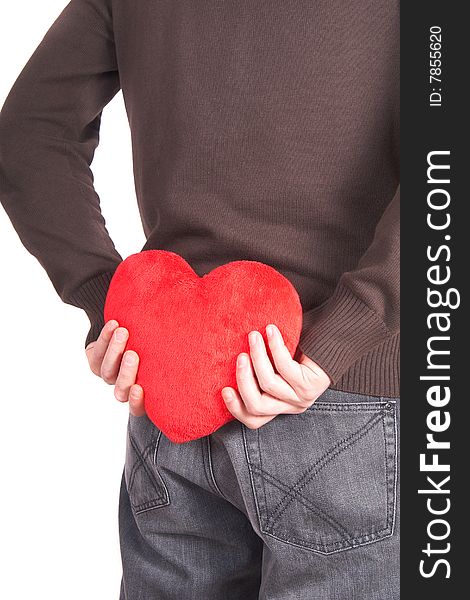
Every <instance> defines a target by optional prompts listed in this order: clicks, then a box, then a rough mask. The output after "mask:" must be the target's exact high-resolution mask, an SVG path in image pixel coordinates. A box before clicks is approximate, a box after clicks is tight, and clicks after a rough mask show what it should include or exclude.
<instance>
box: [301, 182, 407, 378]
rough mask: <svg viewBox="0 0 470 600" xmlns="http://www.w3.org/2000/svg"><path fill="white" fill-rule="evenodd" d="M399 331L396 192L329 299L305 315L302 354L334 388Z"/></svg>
mask: <svg viewBox="0 0 470 600" xmlns="http://www.w3.org/2000/svg"><path fill="white" fill-rule="evenodd" d="M399 329H400V186H398V188H397V190H396V192H395V195H394V197H393V198H392V200H391V202H390V204H389V205H388V206H387V208H386V210H385V212H384V213H383V215H382V217H381V219H380V220H379V222H378V224H377V227H376V230H375V235H374V239H373V240H372V243H371V245H370V246H369V248H368V249H367V250H366V252H365V253H364V254H363V256H362V257H361V258H360V260H359V262H358V264H357V267H356V268H355V269H354V270H351V271H348V272H346V273H343V275H342V276H341V277H340V279H339V281H338V283H337V286H336V288H335V290H334V292H333V294H332V296H331V297H330V298H328V299H327V300H326V301H325V302H323V303H322V304H321V305H319V306H317V307H315V308H313V309H311V310H309V311H306V312H305V313H304V315H303V324H302V332H301V335H300V340H299V348H300V350H301V351H302V352H303V353H304V354H305V355H306V356H308V357H309V358H311V359H312V360H314V361H315V362H316V363H318V364H319V365H320V367H322V369H323V370H324V371H325V372H326V373H327V374H328V375H329V377H330V379H331V380H332V383H333V384H334V383H336V382H337V381H338V379H339V378H340V377H341V376H342V375H343V374H344V373H345V372H346V371H347V369H348V368H349V367H350V366H352V364H353V363H355V362H356V361H357V360H358V359H359V358H360V357H361V356H362V355H363V354H365V353H366V352H369V351H370V350H372V349H373V348H374V347H375V346H377V345H378V344H380V343H382V342H384V341H385V340H386V339H387V338H389V337H391V336H393V335H395V334H396V333H397V332H398V331H399Z"/></svg>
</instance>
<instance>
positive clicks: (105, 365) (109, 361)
mask: <svg viewBox="0 0 470 600" xmlns="http://www.w3.org/2000/svg"><path fill="white" fill-rule="evenodd" d="M128 337H129V332H128V331H127V329H125V327H118V328H117V329H116V330H115V332H114V333H113V336H112V338H111V341H110V342H109V345H108V348H107V350H106V352H105V355H104V358H103V362H102V363H101V368H100V373H101V378H102V379H103V380H104V381H105V382H106V383H108V384H110V385H111V384H114V383H116V379H117V376H118V373H119V368H120V366H121V360H122V355H123V353H124V349H125V347H126V344H127V340H128Z"/></svg>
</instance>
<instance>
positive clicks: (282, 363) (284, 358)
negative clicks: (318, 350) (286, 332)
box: [266, 323, 319, 404]
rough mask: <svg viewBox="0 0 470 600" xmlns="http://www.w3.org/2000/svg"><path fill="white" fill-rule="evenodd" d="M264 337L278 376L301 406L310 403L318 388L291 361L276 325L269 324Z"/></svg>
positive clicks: (300, 368)
mask: <svg viewBox="0 0 470 600" xmlns="http://www.w3.org/2000/svg"><path fill="white" fill-rule="evenodd" d="M266 336H267V338H268V344H269V348H270V350H271V353H272V356H273V361H274V364H275V366H276V369H277V370H278V371H279V374H280V375H281V376H282V377H283V378H284V379H285V380H286V381H287V383H288V384H289V385H290V386H291V387H292V389H293V390H294V392H295V394H296V396H297V398H298V399H299V400H300V402H301V403H302V404H305V402H312V401H313V399H314V398H315V397H316V396H317V395H318V394H317V388H318V387H319V386H318V385H317V384H316V382H315V381H314V380H313V379H312V378H311V377H306V376H305V368H303V367H302V366H301V365H300V364H299V363H298V362H297V361H295V360H293V358H292V357H291V355H290V352H289V349H288V348H287V346H286V345H285V343H284V340H283V338H282V334H281V332H280V331H279V329H278V328H277V327H276V325H274V324H273V323H271V324H269V325H268V326H267V327H266Z"/></svg>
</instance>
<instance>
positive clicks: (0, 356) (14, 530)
mask: <svg viewBox="0 0 470 600" xmlns="http://www.w3.org/2000/svg"><path fill="white" fill-rule="evenodd" d="M66 4H67V2H66V0H42V1H41V2H38V1H37V0H16V1H15V2H7V1H6V0H2V2H1V4H0V105H1V104H3V101H4V99H5V98H6V95H7V93H8V92H9V90H10V88H11V86H12V85H13V83H14V81H15V79H16V77H17V76H18V75H19V73H20V71H21V69H22V68H23V66H24V64H25V63H26V61H27V60H28V58H29V57H30V55H31V54H32V52H33V51H34V49H35V48H36V46H37V44H38V43H39V42H40V40H41V38H42V37H43V36H44V34H45V33H46V31H47V30H48V28H49V27H50V25H51V24H52V22H53V20H54V19H55V18H56V17H57V16H58V14H59V13H60V12H61V10H62V9H63V8H64V6H65V5H66ZM100 135H101V139H100V144H99V146H98V149H97V150H96V153H95V158H94V161H93V164H92V170H93V173H94V175H95V188H96V190H97V192H98V194H99V196H100V199H101V207H102V212H103V215H104V217H105V220H106V225H107V228H108V231H109V232H110V234H111V237H112V238H113V241H114V243H115V245H116V248H117V250H118V251H119V253H120V254H121V256H122V257H123V258H125V257H126V256H128V255H129V254H132V253H134V252H138V251H140V249H141V248H142V246H143V244H144V242H145V237H144V234H143V231H142V226H141V223H140V218H139V215H138V210H137V204H136V198H135V191H134V182H133V174H132V163H131V143H130V133H129V125H128V121H127V117H126V113H125V109H124V103H123V99H122V93H121V92H119V93H118V95H117V96H116V97H115V98H114V99H113V100H112V101H111V102H110V103H109V104H108V105H107V106H106V107H105V109H104V111H103V118H102V124H101V134H100ZM0 256H1V262H0V265H1V275H0V288H1V289H0V317H1V320H0V328H1V329H0V340H1V343H0V376H1V387H0V400H1V416H0V419H1V433H0V469H1V470H0V473H1V480H0V481H1V483H0V553H1V556H0V571H1V575H0V597H1V598H4V599H5V600H33V599H34V600H43V599H44V600H85V599H86V600H117V598H118V595H119V584H120V576H121V563H120V553H119V537H118V521H117V508H118V493H119V484H120V479H121V473H122V468H123V464H124V450H125V427H126V423H127V415H128V408H127V404H120V403H118V402H117V401H116V400H115V399H114V395H113V391H114V388H113V386H109V385H107V384H106V383H105V382H104V381H103V380H101V379H100V378H98V377H97V376H96V375H94V374H93V373H92V372H91V371H90V370H89V367H88V362H87V359H86V356H85V351H84V343H85V337H86V334H87V332H88V328H89V322H88V317H87V316H86V314H85V312H84V311H83V310H81V309H79V308H76V307H74V306H70V305H67V304H65V303H64V302H62V301H61V300H60V298H59V297H58V295H57V294H56V292H55V290H54V288H53V286H52V283H51V282H50V280H49V278H48V276H47V274H46V272H45V271H44V269H43V268H42V267H41V265H40V264H39V262H38V261H37V260H36V258H35V257H33V256H32V255H31V254H29V252H28V251H27V250H26V249H25V248H24V247H23V245H22V244H21V242H20V241H19V238H18V236H17V234H16V232H15V230H14V229H13V227H12V225H11V222H10V221H9V219H8V217H7V215H6V213H5V212H4V210H3V208H2V206H1V205H0Z"/></svg>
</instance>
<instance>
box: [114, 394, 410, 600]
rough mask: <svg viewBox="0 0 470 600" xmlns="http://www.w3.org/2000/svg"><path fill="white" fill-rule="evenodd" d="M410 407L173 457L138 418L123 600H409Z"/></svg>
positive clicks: (356, 400)
mask: <svg viewBox="0 0 470 600" xmlns="http://www.w3.org/2000/svg"><path fill="white" fill-rule="evenodd" d="M398 420H399V398H384V397H378V396H364V395H359V394H353V393H349V392H340V391H336V390H332V389H328V390H327V391H326V392H325V393H324V394H322V395H321V396H320V397H319V398H318V400H317V401H316V402H315V404H313V405H312V407H311V408H309V409H308V410H307V411H306V412H304V413H302V414H298V415H279V416H277V417H276V418H275V419H273V420H272V421H271V422H269V423H267V424H266V425H263V426H262V427H261V428H260V429H258V430H251V429H248V428H246V427H245V426H244V425H242V424H241V423H240V422H239V421H232V422H230V423H227V424H226V425H224V426H223V427H221V428H220V429H219V430H218V431H216V432H215V433H213V434H211V435H209V436H206V437H204V438H201V439H198V440H194V441H192V442H187V443H185V444H174V443H173V442H171V441H169V440H168V438H166V437H165V435H164V434H162V432H161V431H160V430H159V429H158V428H156V427H155V426H154V425H153V423H152V422H151V421H150V420H149V419H148V418H147V417H145V416H144V417H133V416H130V417H129V425H128V439H127V454H126V461H125V467H124V472H123V477H122V485H121V495H120V506H119V529H120V541H121V556H122V563H123V576H122V583H121V595H120V600H170V599H172V600H173V599H174V600H193V599H194V600H252V599H253V600H254V599H255V598H257V599H262V600H268V599H269V600H281V599H282V600H398V598H399V522H398V516H399V512H398V508H399V497H398V490H399V485H398V464H399V462H398V458H399V456H398V448H399V439H398V431H399V426H398V425H399V424H398Z"/></svg>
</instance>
